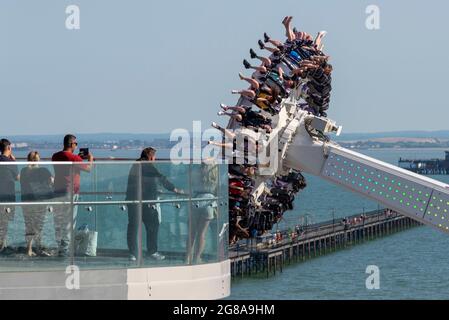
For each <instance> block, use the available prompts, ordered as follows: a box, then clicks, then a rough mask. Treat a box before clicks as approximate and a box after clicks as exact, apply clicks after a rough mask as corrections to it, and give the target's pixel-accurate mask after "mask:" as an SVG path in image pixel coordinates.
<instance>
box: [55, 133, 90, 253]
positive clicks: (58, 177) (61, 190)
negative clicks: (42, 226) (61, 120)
mask: <svg viewBox="0 0 449 320" xmlns="http://www.w3.org/2000/svg"><path fill="white" fill-rule="evenodd" d="M77 147H78V142H77V141H76V137H75V136H74V135H72V134H67V135H66V136H65V137H64V148H63V150H62V151H59V152H56V153H55V154H53V156H52V158H51V160H52V161H56V162H72V163H74V164H73V165H65V164H55V165H54V169H55V183H54V193H55V201H60V202H72V201H73V202H76V201H77V200H78V198H79V192H80V180H81V179H80V173H81V171H86V172H90V170H91V169H92V164H93V161H94V157H93V155H92V154H90V153H89V154H88V155H86V159H87V161H88V162H89V164H75V163H78V162H83V158H81V157H80V156H79V155H76V154H75V150H76V148H77ZM76 215H77V206H73V216H72V210H71V206H70V205H65V204H62V205H56V206H55V208H54V219H55V236H56V242H57V244H58V246H59V256H60V257H67V256H68V253H69V252H68V251H69V247H70V246H69V244H70V241H71V239H70V235H71V233H72V232H71V231H72V230H73V229H74V228H75V220H76Z"/></svg>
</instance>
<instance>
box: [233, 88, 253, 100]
mask: <svg viewBox="0 0 449 320" xmlns="http://www.w3.org/2000/svg"><path fill="white" fill-rule="evenodd" d="M231 93H232V94H241V95H242V96H244V97H247V98H249V99H254V98H255V97H256V93H255V92H254V91H253V90H240V91H239V90H232V91H231Z"/></svg>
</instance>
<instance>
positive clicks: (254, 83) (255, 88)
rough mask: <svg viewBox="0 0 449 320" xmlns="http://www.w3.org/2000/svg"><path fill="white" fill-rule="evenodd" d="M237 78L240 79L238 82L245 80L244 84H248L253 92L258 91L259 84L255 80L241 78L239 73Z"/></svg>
mask: <svg viewBox="0 0 449 320" xmlns="http://www.w3.org/2000/svg"><path fill="white" fill-rule="evenodd" d="M239 77H240V80H245V81H246V82H248V83H249V84H250V85H251V88H252V89H254V90H258V89H259V87H260V84H259V82H258V81H257V80H256V79H253V78H247V77H245V76H243V74H241V73H239Z"/></svg>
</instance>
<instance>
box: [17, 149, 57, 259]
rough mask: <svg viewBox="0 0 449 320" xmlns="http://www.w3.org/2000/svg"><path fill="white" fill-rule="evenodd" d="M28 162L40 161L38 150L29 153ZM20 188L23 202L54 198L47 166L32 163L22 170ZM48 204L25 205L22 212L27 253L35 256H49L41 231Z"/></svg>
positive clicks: (51, 180) (51, 179) (51, 178)
mask: <svg viewBox="0 0 449 320" xmlns="http://www.w3.org/2000/svg"><path fill="white" fill-rule="evenodd" d="M27 160H28V162H38V161H40V156H39V153H38V152H37V151H32V152H30V153H29V154H28V157H27ZM20 190H21V194H22V202H40V201H48V200H51V199H52V198H53V177H52V175H51V173H50V171H48V169H47V168H42V167H39V166H38V165H37V164H30V165H28V166H27V167H25V168H23V169H22V170H21V171H20ZM46 210H47V206H46V205H42V204H35V205H26V206H23V208H22V212H23V217H24V220H25V239H26V241H27V254H28V256H30V257H34V256H36V255H37V254H38V255H42V256H49V253H48V252H46V251H45V250H44V249H43V247H42V244H41V232H42V228H43V227H44V221H45V214H46ZM33 240H36V248H37V254H36V253H35V252H33Z"/></svg>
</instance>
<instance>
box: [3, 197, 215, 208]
mask: <svg viewBox="0 0 449 320" xmlns="http://www.w3.org/2000/svg"><path fill="white" fill-rule="evenodd" d="M220 199H223V198H222V197H213V198H192V199H191V200H190V199H165V200H142V201H140V200H117V201H75V202H73V205H112V204H136V203H137V204H138V203H142V204H158V203H180V202H183V203H184V202H194V201H214V200H220ZM67 204H72V202H71V201H40V202H37V201H36V202H0V205H1V206H32V205H47V206H51V205H67Z"/></svg>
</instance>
